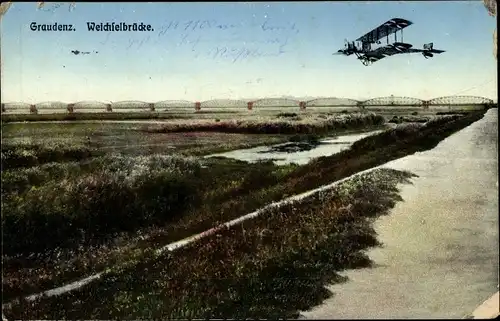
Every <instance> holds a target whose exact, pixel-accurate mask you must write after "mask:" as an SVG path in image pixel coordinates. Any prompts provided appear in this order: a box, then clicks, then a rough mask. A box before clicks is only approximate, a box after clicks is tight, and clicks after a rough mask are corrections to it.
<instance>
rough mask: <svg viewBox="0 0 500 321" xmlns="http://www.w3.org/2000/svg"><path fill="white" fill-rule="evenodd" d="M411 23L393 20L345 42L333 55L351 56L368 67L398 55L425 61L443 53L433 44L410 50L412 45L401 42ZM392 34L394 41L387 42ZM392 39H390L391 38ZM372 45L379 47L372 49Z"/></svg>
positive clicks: (397, 19)
mask: <svg viewBox="0 0 500 321" xmlns="http://www.w3.org/2000/svg"><path fill="white" fill-rule="evenodd" d="M412 24H413V22H411V21H408V20H406V19H402V18H393V19H391V20H389V21H387V22H385V23H383V24H382V25H380V26H379V27H377V28H375V29H373V30H372V31H370V32H368V33H367V34H365V35H363V36H361V37H359V38H358V39H356V40H355V41H356V42H357V43H355V42H354V41H352V42H349V41H347V40H346V43H345V48H344V49H340V50H339V51H338V52H336V53H334V55H335V54H337V55H344V56H350V55H352V54H354V55H356V57H357V58H358V59H359V60H360V61H361V63H363V65H365V66H369V65H371V64H373V63H374V62H376V61H379V60H380V59H383V58H385V57H390V56H394V55H398V54H410V53H421V54H422V55H423V56H424V57H425V58H426V59H428V58H431V57H434V54H440V53H443V52H444V50H437V49H434V48H433V46H434V44H433V43H432V42H431V43H427V44H424V45H423V49H415V48H412V47H413V45H412V44H409V43H405V42H404V41H403V29H405V28H406V27H408V26H410V25H412ZM398 31H400V35H401V37H400V41H398ZM393 34H394V41H393V42H392V41H390V40H389V36H391V35H393ZM384 38H385V40H386V44H385V45H382V41H383V40H384ZM391 38H392V37H391ZM373 45H375V46H376V45H381V46H379V47H377V48H373Z"/></svg>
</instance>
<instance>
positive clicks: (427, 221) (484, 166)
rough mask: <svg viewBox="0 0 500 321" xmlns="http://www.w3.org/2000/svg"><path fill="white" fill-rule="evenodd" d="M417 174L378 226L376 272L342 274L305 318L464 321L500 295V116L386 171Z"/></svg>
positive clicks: (392, 164) (492, 114)
mask: <svg viewBox="0 0 500 321" xmlns="http://www.w3.org/2000/svg"><path fill="white" fill-rule="evenodd" d="M384 167H388V168H394V169H399V170H408V171H411V172H413V173H415V174H417V175H419V177H418V178H415V179H413V185H407V186H401V196H402V197H403V199H404V201H403V202H400V203H398V205H397V206H396V207H395V208H394V209H393V210H392V211H391V212H390V214H389V215H387V216H384V217H382V218H380V219H378V220H377V221H376V222H375V230H376V231H377V233H378V234H379V240H380V241H382V242H383V243H384V246H383V247H381V248H375V249H373V250H371V251H369V252H368V254H369V256H370V258H371V259H372V260H373V262H374V265H375V266H374V267H373V268H367V269H359V270H350V271H347V272H346V273H344V275H345V276H347V277H348V278H349V281H347V282H346V283H343V284H336V285H333V286H329V287H328V289H329V290H330V291H331V292H332V293H333V296H332V297H331V298H330V299H327V300H325V301H324V302H323V304H322V305H319V306H317V307H315V308H313V309H312V310H311V311H307V312H302V316H301V319H309V318H311V319H345V318H349V319H358V318H360V319H363V318H376V319H390V318H461V317H464V316H465V315H467V314H470V313H472V311H474V309H475V308H476V307H478V306H479V305H480V304H481V303H482V302H483V301H484V300H486V299H487V298H488V297H490V296H491V295H493V294H494V293H495V292H496V291H498V282H499V281H498V279H499V274H498V273H499V257H498V252H499V243H498V241H499V231H498V210H499V208H498V111H497V109H490V110H489V111H488V112H487V113H486V115H485V116H484V118H483V119H481V120H479V121H477V122H475V123H473V124H472V125H470V126H469V127H467V128H465V129H463V130H461V131H459V132H458V133H456V134H454V135H452V136H450V137H448V138H447V139H445V140H443V141H442V142H441V143H440V144H439V145H438V146H437V147H435V148H434V149H432V150H429V151H426V152H422V153H416V154H414V155H411V156H407V157H404V158H401V159H398V160H395V161H392V162H390V163H387V164H386V165H384Z"/></svg>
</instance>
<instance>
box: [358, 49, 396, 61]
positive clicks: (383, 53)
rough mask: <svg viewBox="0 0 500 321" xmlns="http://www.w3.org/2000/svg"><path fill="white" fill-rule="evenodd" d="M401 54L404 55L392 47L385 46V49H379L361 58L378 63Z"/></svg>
mask: <svg viewBox="0 0 500 321" xmlns="http://www.w3.org/2000/svg"><path fill="white" fill-rule="evenodd" d="M399 53H402V52H401V51H399V50H397V49H396V48H394V47H392V46H384V47H380V48H377V49H375V50H373V51H371V52H368V53H366V54H364V55H363V56H361V58H362V59H367V60H369V61H370V62H376V61H379V60H381V59H384V58H385V57H390V56H394V55H397V54H399Z"/></svg>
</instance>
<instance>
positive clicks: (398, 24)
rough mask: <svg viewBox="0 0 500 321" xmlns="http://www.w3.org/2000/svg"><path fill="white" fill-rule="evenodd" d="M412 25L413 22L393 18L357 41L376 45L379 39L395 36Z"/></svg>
mask: <svg viewBox="0 0 500 321" xmlns="http://www.w3.org/2000/svg"><path fill="white" fill-rule="evenodd" d="M411 24H413V22H411V21H409V20H406V19H402V18H393V19H391V20H388V21H387V22H385V23H383V24H381V25H380V26H378V27H377V28H375V29H373V30H372V31H370V32H368V33H367V34H365V35H363V36H361V37H359V38H358V39H356V41H361V42H369V43H375V42H376V41H378V40H379V39H381V38H384V37H387V36H388V35H390V34H393V33H395V32H396V31H398V30H401V29H404V28H406V27H408V26H409V25H411Z"/></svg>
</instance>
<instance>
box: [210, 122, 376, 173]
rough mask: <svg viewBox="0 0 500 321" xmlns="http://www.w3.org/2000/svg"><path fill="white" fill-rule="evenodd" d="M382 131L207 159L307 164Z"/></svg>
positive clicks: (242, 150)
mask: <svg viewBox="0 0 500 321" xmlns="http://www.w3.org/2000/svg"><path fill="white" fill-rule="evenodd" d="M380 132H381V130H376V131H370V132H364V133H358V134H349V135H343V136H336V137H327V138H325V139H322V140H320V141H319V142H316V143H315V142H309V143H285V144H277V145H273V146H259V147H254V148H248V149H239V150H234V151H230V152H225V153H219V154H212V155H208V156H206V157H227V158H233V159H237V160H241V161H247V162H251V163H253V162H257V161H261V160H272V161H273V162H274V163H275V164H276V165H286V164H291V163H295V164H299V165H304V164H307V163H308V162H309V161H310V160H312V159H314V158H317V157H322V156H330V155H333V154H336V153H339V152H341V151H343V150H346V149H348V148H349V147H350V146H351V145H352V144H353V143H354V142H355V141H358V140H360V139H362V138H365V137H368V136H371V135H375V134H378V133H380Z"/></svg>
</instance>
